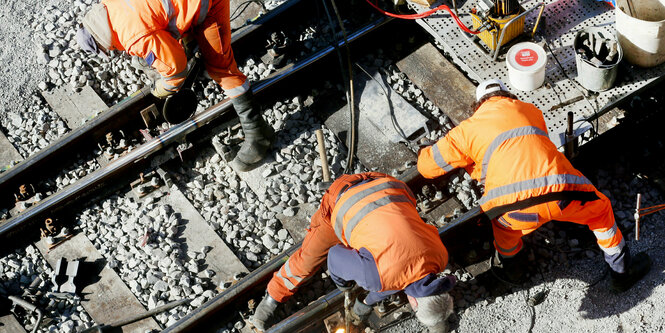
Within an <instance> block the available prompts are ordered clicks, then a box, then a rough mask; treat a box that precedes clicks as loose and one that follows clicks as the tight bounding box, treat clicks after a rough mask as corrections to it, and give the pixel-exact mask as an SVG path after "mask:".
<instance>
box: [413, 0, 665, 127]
mask: <svg viewBox="0 0 665 333" xmlns="http://www.w3.org/2000/svg"><path fill="white" fill-rule="evenodd" d="M476 2H477V1H475V0H467V1H459V0H458V6H459V7H458V13H459V15H460V19H461V20H462V22H464V23H465V24H466V25H467V26H469V27H470V26H471V16H470V15H469V14H468V13H469V12H470V10H471V8H473V7H474V6H475V5H476ZM544 2H545V3H546V7H545V11H544V13H543V17H544V18H545V19H546V20H545V21H546V26H544V27H541V28H545V29H544V32H545V36H546V38H547V40H548V41H549V45H550V47H551V49H552V51H553V52H554V55H555V56H556V59H558V61H559V62H560V63H561V65H562V67H563V68H564V69H565V72H566V73H567V75H568V76H569V77H570V79H571V80H573V81H575V80H576V79H575V78H576V76H577V70H576V67H575V52H574V49H573V47H572V45H573V39H574V38H575V34H576V33H577V32H578V31H579V30H581V29H583V28H586V27H591V26H595V27H599V28H602V29H604V30H606V31H607V32H609V33H611V34H614V33H615V25H614V10H613V9H612V8H611V7H610V6H609V5H607V4H605V3H603V2H599V1H590V0H556V1H553V0H545V1H544ZM539 3H540V2H539V1H535V0H528V1H521V5H522V7H523V8H524V9H526V10H528V9H530V8H532V7H535V6H537V5H538V4H539ZM439 4H440V3H435V4H434V5H433V6H432V8H433V7H435V6H438V5H439ZM409 6H410V7H411V8H412V9H414V10H415V11H417V12H419V13H422V12H424V11H425V10H426V8H424V7H422V6H419V5H415V4H411V3H410V4H409ZM450 6H451V7H452V5H450ZM537 15H538V10H533V11H531V12H530V13H529V14H527V16H526V24H525V31H528V32H529V33H528V35H530V31H531V30H532V27H533V24H534V22H535V20H536V17H537ZM417 22H418V23H419V24H420V25H421V26H422V27H423V28H424V29H425V30H426V31H428V32H429V33H430V34H432V35H433V36H434V37H435V39H436V40H437V41H438V42H439V43H440V45H439V46H440V47H441V48H442V49H443V50H444V52H445V53H447V56H449V57H450V58H451V60H452V61H453V62H454V63H455V64H456V65H457V66H458V67H459V68H460V69H461V70H462V71H464V72H466V73H467V75H468V76H469V78H471V79H472V80H476V81H478V82H480V81H483V80H487V79H490V78H499V79H501V80H503V81H504V82H506V84H508V86H509V89H510V90H511V92H513V93H515V94H516V95H517V96H518V97H519V98H520V99H521V100H523V101H527V102H530V103H533V104H534V105H536V106H537V107H538V108H540V109H541V110H542V111H543V114H544V115H545V121H546V122H547V126H548V129H549V131H550V133H551V134H554V133H559V132H562V131H563V130H564V129H565V125H566V118H567V113H568V111H573V113H574V115H575V118H574V119H575V120H576V121H578V120H579V119H595V118H596V117H598V116H600V115H601V114H603V113H605V112H607V111H609V110H610V109H612V108H613V107H614V106H616V104H617V103H618V102H620V101H621V100H622V99H624V98H625V97H627V96H629V95H630V94H632V93H635V92H637V91H639V90H640V89H642V88H645V87H646V86H647V85H650V84H653V83H655V82H656V80H658V79H659V78H661V77H662V76H663V74H665V64H661V65H659V66H656V67H652V68H648V69H645V68H639V67H635V66H632V65H630V64H629V63H627V62H626V61H625V60H624V61H622V62H621V64H620V65H619V66H620V67H619V73H618V75H617V81H616V82H615V84H614V87H613V88H611V89H610V90H607V91H604V92H600V93H598V94H597V95H595V94H594V95H592V96H591V97H589V99H588V100H584V99H582V100H581V101H578V102H575V103H572V104H570V105H568V106H565V107H561V108H557V109H556V110H550V109H551V108H552V107H553V106H555V105H557V104H560V103H562V102H566V101H568V100H571V99H573V98H575V97H579V96H581V95H582V93H581V90H580V89H579V88H577V87H576V86H575V84H573V83H571V82H570V81H568V80H567V79H566V77H565V75H564V74H563V73H562V71H561V70H560V68H559V66H558V65H557V63H556V62H555V60H554V58H553V57H552V54H551V53H550V52H549V51H548V50H547V48H545V51H546V52H547V54H548V62H547V66H546V74H545V84H544V85H543V86H542V87H540V88H538V89H536V90H534V91H530V92H522V91H519V90H517V89H514V88H512V87H511V86H510V83H509V79H508V69H507V68H506V64H505V54H506V52H507V50H508V49H509V48H510V46H511V45H512V44H513V43H514V42H517V41H524V40H526V38H525V36H526V35H527V34H524V35H522V36H521V38H522V39H521V40H520V38H517V39H516V40H517V41H511V43H509V44H507V45H504V46H503V48H502V49H501V53H500V54H499V57H498V59H497V61H493V60H492V59H491V58H490V57H489V55H487V54H486V52H487V51H482V50H481V47H480V46H479V45H476V43H474V42H473V41H472V40H473V38H474V37H472V36H471V35H470V34H467V33H465V32H463V31H461V30H460V29H459V28H458V27H457V25H456V23H455V22H454V21H453V19H452V18H451V16H450V15H449V14H448V13H447V12H445V11H439V12H437V13H435V14H434V15H431V16H429V17H427V18H424V19H418V20H417ZM542 23H543V22H541V24H542ZM539 45H541V46H542V45H543V43H542V42H541V43H539ZM483 47H484V46H483ZM575 82H577V81H575Z"/></svg>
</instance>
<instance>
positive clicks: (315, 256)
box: [268, 197, 340, 303]
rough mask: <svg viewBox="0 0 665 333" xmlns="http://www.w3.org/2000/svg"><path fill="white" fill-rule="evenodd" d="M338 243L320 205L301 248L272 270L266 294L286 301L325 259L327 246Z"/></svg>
mask: <svg viewBox="0 0 665 333" xmlns="http://www.w3.org/2000/svg"><path fill="white" fill-rule="evenodd" d="M324 200H326V198H325V197H324ZM321 206H324V205H321ZM339 243H340V241H339V239H337V236H336V235H335V231H334V230H333V228H332V226H331V225H330V215H329V213H326V212H324V211H323V209H322V208H319V210H317V211H316V213H315V214H314V216H312V220H311V223H310V227H309V229H308V230H307V234H306V235H305V239H304V240H303V242H302V245H301V246H300V248H299V249H298V250H297V251H296V252H295V253H293V255H292V256H291V257H290V258H289V259H288V260H287V261H286V262H285V263H284V265H282V267H281V268H280V269H279V270H278V271H277V272H275V274H274V275H273V277H272V279H271V280H270V282H269V283H268V294H270V296H271V297H272V298H274V299H275V300H276V301H277V302H280V303H283V302H285V301H286V300H287V299H288V298H289V297H291V295H293V294H294V293H295V292H296V290H297V289H298V287H299V286H300V285H302V284H303V283H305V281H306V280H307V279H308V278H310V277H311V276H312V275H314V273H316V271H317V270H318V269H319V267H320V266H321V264H322V263H323V261H324V260H326V256H327V255H328V250H330V248H331V247H333V246H335V245H336V244H339Z"/></svg>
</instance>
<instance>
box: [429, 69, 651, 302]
mask: <svg viewBox="0 0 665 333" xmlns="http://www.w3.org/2000/svg"><path fill="white" fill-rule="evenodd" d="M473 109H474V114H473V116H471V117H470V118H469V119H467V120H465V121H463V122H461V123H460V124H459V125H458V126H457V127H455V128H453V129H452V130H451V131H450V132H448V134H447V135H446V136H445V137H443V138H442V139H440V140H439V141H438V142H437V143H436V144H434V145H432V146H429V147H426V148H423V149H421V151H420V152H419V154H418V171H420V173H421V174H422V175H423V176H424V177H426V178H435V177H438V176H441V175H443V174H445V173H447V172H450V171H451V170H453V169H454V168H464V169H465V170H466V171H467V172H468V173H469V174H470V175H471V177H472V178H474V179H476V180H477V181H478V182H479V183H480V184H481V185H483V186H484V187H485V192H484V194H483V196H482V197H481V198H480V202H479V203H480V208H481V209H482V210H483V211H484V212H485V214H487V215H488V217H489V218H490V219H491V220H492V229H493V231H494V246H495V248H496V251H497V252H498V257H499V259H500V261H501V265H502V266H503V267H502V270H501V271H502V272H503V274H504V276H505V277H506V278H508V279H509V280H513V281H514V282H519V281H520V280H522V279H523V277H524V272H523V267H524V265H522V263H523V262H522V261H523V255H518V254H519V253H521V252H520V250H521V249H522V247H523V243H522V236H523V235H526V234H529V233H531V232H533V231H534V230H536V229H538V228H539V227H540V226H542V225H543V224H545V223H547V222H549V221H551V220H560V221H569V222H574V223H578V224H585V225H587V226H588V227H589V229H591V230H592V231H593V233H594V234H595V236H596V238H597V241H598V245H599V247H600V249H601V250H602V251H603V253H604V257H605V261H606V262H607V263H608V264H609V267H610V269H611V289H612V290H613V291H615V292H622V291H625V290H627V289H629V288H630V287H631V286H632V285H633V284H635V283H636V282H637V281H638V280H640V279H641V278H642V277H643V276H644V275H645V274H646V273H647V272H648V271H649V269H650V267H651V259H650V258H649V256H648V255H647V254H646V253H639V254H637V255H636V256H634V257H633V258H631V255H630V251H629V249H628V246H626V245H625V242H624V239H623V236H622V234H621V231H620V230H619V229H618V228H617V224H616V222H615V221H614V215H613V213H612V206H611V204H610V201H609V199H608V198H607V197H606V196H605V195H603V194H602V193H601V192H599V191H598V190H597V189H596V188H595V187H594V186H593V184H591V182H590V181H589V180H588V179H587V178H586V177H584V175H582V173H581V172H579V171H578V170H576V169H575V168H574V167H573V166H572V164H571V163H570V162H569V161H568V159H566V157H565V156H564V155H563V154H562V153H560V152H559V151H558V150H557V148H556V146H555V145H554V144H553V143H552V142H551V141H550V139H549V137H548V134H547V126H546V125H545V119H544V118H543V114H542V112H541V111H540V110H538V109H537V108H536V107H535V106H533V105H532V104H529V103H524V102H521V101H519V100H518V99H517V97H516V96H515V95H513V94H511V93H509V92H508V90H507V89H506V87H505V85H504V84H503V82H501V81H499V80H489V81H485V82H483V83H481V84H480V85H479V86H478V88H477V90H476V103H475V104H474V107H473ZM523 252H526V251H523ZM523 252H522V253H523Z"/></svg>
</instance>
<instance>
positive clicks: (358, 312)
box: [351, 298, 372, 326]
mask: <svg viewBox="0 0 665 333" xmlns="http://www.w3.org/2000/svg"><path fill="white" fill-rule="evenodd" d="M371 313H372V306H370V305H367V304H365V302H363V301H361V300H360V298H356V303H355V304H353V312H352V313H351V317H353V321H354V325H356V326H358V325H360V324H361V323H364V322H366V321H367V319H368V318H369V315H370V314H371Z"/></svg>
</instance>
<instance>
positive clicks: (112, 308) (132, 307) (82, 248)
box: [35, 234, 161, 333]
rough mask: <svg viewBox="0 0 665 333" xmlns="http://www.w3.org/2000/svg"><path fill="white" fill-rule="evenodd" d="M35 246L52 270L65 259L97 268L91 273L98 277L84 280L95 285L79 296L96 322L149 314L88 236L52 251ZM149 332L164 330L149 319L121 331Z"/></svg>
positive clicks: (68, 242)
mask: <svg viewBox="0 0 665 333" xmlns="http://www.w3.org/2000/svg"><path fill="white" fill-rule="evenodd" d="M35 245H36V246H37V248H38V249H39V251H40V252H41V253H42V255H43V256H44V258H45V259H46V261H48V263H49V265H51V267H54V266H55V265H56V263H57V261H58V260H59V259H60V258H62V257H65V258H67V259H69V260H73V259H78V258H85V263H86V265H88V267H89V268H92V267H91V266H94V269H92V270H93V271H95V272H98V274H97V276H90V275H88V276H85V277H84V278H85V279H86V280H89V281H88V282H92V283H89V284H87V285H85V286H84V287H83V289H82V290H80V292H79V294H80V295H82V300H81V304H82V305H83V308H85V310H86V311H87V312H88V314H89V315H90V317H92V319H93V320H94V321H95V323H97V324H107V323H112V322H116V321H119V320H122V319H125V318H127V317H131V316H134V315H136V314H138V313H142V312H145V311H146V310H145V308H144V307H143V305H141V303H139V301H138V299H136V296H134V294H133V293H132V292H131V290H129V287H127V286H126V285H125V283H124V282H123V281H122V280H121V279H120V276H118V274H117V273H116V272H115V271H114V270H113V269H111V268H109V267H107V266H106V261H105V260H104V259H103V257H102V256H101V254H99V252H98V251H97V249H96V248H95V246H94V245H93V244H92V243H91V242H90V240H88V238H87V237H86V236H85V235H83V234H78V235H76V236H74V237H73V238H72V239H70V240H68V241H66V242H64V243H63V244H61V245H60V246H58V247H56V248H55V249H53V250H50V251H48V250H47V249H46V247H45V246H44V244H43V243H42V242H37V243H36V244H35ZM93 263H94V264H93ZM90 271H91V269H87V270H86V272H88V274H91V273H90ZM79 288H80V287H79ZM150 329H157V330H160V329H161V328H160V327H159V325H158V324H157V322H155V320H154V319H152V318H146V319H143V320H141V321H139V322H136V323H133V324H130V325H127V326H124V327H123V328H122V332H136V333H144V332H145V331H146V330H150Z"/></svg>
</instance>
